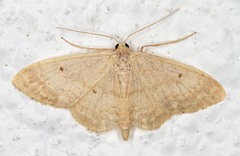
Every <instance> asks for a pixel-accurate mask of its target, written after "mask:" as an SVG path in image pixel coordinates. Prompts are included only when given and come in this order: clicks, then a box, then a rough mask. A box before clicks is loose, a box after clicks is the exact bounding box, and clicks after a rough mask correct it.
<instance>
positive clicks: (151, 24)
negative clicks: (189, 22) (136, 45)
mask: <svg viewBox="0 0 240 156" xmlns="http://www.w3.org/2000/svg"><path fill="white" fill-rule="evenodd" d="M179 9H180V8H178V9H176V10H175V11H173V12H172V13H170V14H169V15H167V16H166V17H164V18H162V19H160V20H158V21H157V22H154V23H152V24H150V25H148V26H146V27H144V28H142V29H139V30H137V31H135V32H133V33H131V34H130V35H129V36H128V37H127V38H126V40H125V41H124V43H126V42H127V40H128V38H129V37H130V36H132V35H134V34H136V33H138V32H139V31H142V30H144V29H147V28H149V27H151V26H153V25H154V24H157V23H159V22H161V21H162V20H164V19H166V18H168V17H169V16H171V15H172V14H174V13H175V12H177V11H178V10H179Z"/></svg>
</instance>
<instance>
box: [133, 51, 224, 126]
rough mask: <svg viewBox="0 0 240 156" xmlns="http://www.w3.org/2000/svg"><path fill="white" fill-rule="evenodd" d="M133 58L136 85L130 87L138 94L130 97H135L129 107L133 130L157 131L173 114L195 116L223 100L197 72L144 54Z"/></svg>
mask: <svg viewBox="0 0 240 156" xmlns="http://www.w3.org/2000/svg"><path fill="white" fill-rule="evenodd" d="M133 56H134V59H133V64H134V65H133V66H134V67H135V69H134V70H133V71H136V74H137V75H139V78H138V83H137V84H134V83H132V86H135V88H136V85H138V90H139V93H138V92H137V91H138V90H137V89H136V90H135V91H134V92H136V93H135V94H133V95H135V96H136V97H137V96H139V100H138V101H136V102H135V103H134V105H135V106H134V107H133V111H134V112H135V113H133V117H132V120H133V125H135V126H138V127H141V128H144V129H154V128H158V127H159V126H160V125H161V124H162V123H163V122H164V121H166V120H168V119H169V118H170V117H171V116H172V115H174V114H180V113H191V112H196V111H198V110H200V109H204V108H206V107H208V106H211V105H213V104H216V103H217V102H219V101H221V100H223V99H224V98H225V96H226V94H225V91H224V89H223V87H222V86H221V85H220V84H219V83H218V82H217V81H216V80H215V79H213V78H212V77H211V76H209V75H207V74H205V73H204V72H202V71H200V70H197V69H195V68H193V67H190V66H187V65H184V64H181V63H178V62H175V61H172V60H169V59H166V58H162V57H159V56H154V55H151V54H147V53H142V52H133ZM136 79H137V78H136ZM140 86H141V87H140ZM142 97H144V98H143V99H144V100H143V101H144V102H142V101H141V100H140V99H142ZM148 107H149V108H148ZM148 114H149V116H148ZM139 116H141V117H139ZM144 116H145V118H146V119H145V120H144V118H143V117H144ZM141 120H142V121H141ZM143 121H145V123H144V122H143ZM143 123H144V125H145V126H144V127H143ZM147 127H148V128H147Z"/></svg>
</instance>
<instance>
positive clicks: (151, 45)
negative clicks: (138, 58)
mask: <svg viewBox="0 0 240 156" xmlns="http://www.w3.org/2000/svg"><path fill="white" fill-rule="evenodd" d="M196 33H197V32H194V33H192V34H190V35H188V36H186V37H183V38H180V39H178V40H175V41H170V42H166V43H160V44H150V45H144V46H142V47H141V50H140V52H142V51H143V48H145V47H156V46H162V45H165V44H170V43H176V42H179V41H182V40H185V39H187V38H189V37H191V36H192V35H194V34H196Z"/></svg>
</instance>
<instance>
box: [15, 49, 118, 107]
mask: <svg viewBox="0 0 240 156" xmlns="http://www.w3.org/2000/svg"><path fill="white" fill-rule="evenodd" d="M112 55H114V53H113V52H107V51H101V52H94V53H86V54H78V55H70V56H63V57H56V58H52V59H48V60H44V61H40V62H37V63H34V64H32V65H29V66H28V67H26V68H24V69H22V70H21V71H20V72H19V73H18V74H16V75H15V76H14V78H13V80H12V82H13V84H14V85H15V86H16V87H17V88H18V89H19V90H21V91H22V92H24V93H25V94H26V95H28V96H30V97H31V98H33V99H35V100H37V101H40V102H41V103H43V104H48V105H51V106H53V107H60V108H61V107H65V108H68V107H70V106H71V105H73V104H74V103H75V102H77V101H78V100H79V99H80V98H81V97H82V96H83V95H84V94H86V93H87V92H88V91H89V90H91V88H92V87H93V86H94V85H95V84H96V83H97V82H98V81H99V80H100V79H101V78H102V77H104V75H105V73H106V72H107V71H109V70H110V68H112V67H113V66H112V64H113V58H112Z"/></svg>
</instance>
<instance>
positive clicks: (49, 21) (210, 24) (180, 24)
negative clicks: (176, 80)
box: [0, 0, 240, 156]
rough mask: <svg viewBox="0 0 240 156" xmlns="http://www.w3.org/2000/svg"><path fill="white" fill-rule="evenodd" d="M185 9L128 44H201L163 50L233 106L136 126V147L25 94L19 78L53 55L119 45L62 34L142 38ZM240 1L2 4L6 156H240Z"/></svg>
mask: <svg viewBox="0 0 240 156" xmlns="http://www.w3.org/2000/svg"><path fill="white" fill-rule="evenodd" d="M177 8H180V10H179V11H178V12H177V13H175V14H174V15H172V16H171V17H169V18H168V19H166V20H164V21H163V22H161V23H159V24H157V25H155V26H153V27H151V28H148V29H146V30H144V31H142V32H140V33H138V34H136V35H135V36H132V37H131V38H130V39H129V40H128V44H129V45H130V49H131V50H134V51H138V50H139V49H140V47H141V45H145V44H152V43H162V42H167V41H171V40H175V39H178V38H181V37H184V36H186V35H189V34H190V33H192V32H194V31H196V32H197V34H195V35H194V36H192V37H191V38H189V39H187V40H185V41H182V42H179V43H175V44H170V45H165V46H162V47H154V48H146V49H145V50H144V51H145V52H147V53H154V54H155V55H159V56H162V57H166V58H170V59H173V60H176V61H179V62H182V63H185V64H187V65H191V66H193V67H195V68H197V69H200V70H202V71H204V72H206V73H208V74H209V75H211V76H212V77H214V78H215V79H216V80H217V81H219V82H220V83H221V84H222V85H223V87H224V88H225V90H226V93H227V97H226V99H225V100H224V101H222V102H220V103H218V104H216V105H214V106H211V107H209V108H207V109H205V110H201V111H199V112H196V113H193V114H183V115H178V116H174V117H173V118H172V119H170V120H169V121H167V122H165V123H164V124H163V125H162V126H161V127H160V128H159V129H158V130H154V131H143V130H141V129H139V128H134V127H133V128H132V131H131V134H130V138H129V141H127V142H125V141H123V140H122V138H121V134H120V131H119V129H117V128H116V129H113V130H111V131H109V132H106V133H102V134H95V133H91V132H89V131H87V130H86V128H85V127H83V126H82V125H80V124H78V123H77V122H76V121H75V120H74V119H73V118H72V116H71V114H70V113H69V111H68V110H65V109H55V108H52V107H50V106H44V105H42V104H40V103H38V102H36V101H34V100H32V99H30V98H29V97H27V96H26V95H25V94H23V93H22V92H20V91H19V90H18V89H16V88H15V87H14V86H13V85H12V83H11V79H12V77H13V76H14V75H15V74H16V73H17V72H18V71H19V70H21V69H22V68H24V67H26V66H27V65H29V64H31V63H34V62H37V61H41V60H44V59H47V58H52V57H57V56H64V55H70V54H79V53H85V52H91V51H89V50H82V49H78V48H76V47H72V46H70V45H69V44H67V43H66V42H64V41H63V40H61V36H63V37H65V38H66V39H68V40H69V41H71V42H73V43H75V44H78V45H81V46H88V47H96V48H114V46H115V44H116V43H115V41H114V40H111V39H107V38H102V37H98V36H91V35H85V34H79V33H74V32H70V31H63V30H59V29H56V27H58V26H61V27H67V28H72V29H78V30H82V31H88V32H95V33H101V34H106V35H111V36H113V37H116V38H118V39H119V40H120V41H124V39H125V38H126V37H127V36H128V35H129V34H130V33H132V32H134V31H136V30H138V29H139V28H142V27H144V26H147V25H148V24H151V23H152V22H155V21H157V20H159V19H161V18H162V17H164V16H165V15H167V14H169V13H170V12H171V11H173V10H175V9H177ZM239 36H240V3H239V1H237V0H212V1H209V0H198V1H197V0H196V1H191V2H190V1H189V0H182V1H179V0H171V1H170V0H163V1H161V2H159V1H158V0H155V1H154V0H138V1H137V0H131V1H129V0H123V1H118V2H117V1H111V0H101V1H97V0H91V1H89V0H79V1H77V0H61V1H59V0H51V1H49V0H43V1H38V0H22V1H17V0H15V1H14V0H2V1H0V123H1V124H0V155H1V156H32V155H35V156H80V155H84V156H85V155H94V156H95V155H101V156H103V155H104V156H111V155H115V156H123V155H131V156H135V155H136V156H139V155H169V156H173V155H174V156H193V155H194V156H202V155H216V156H217V155H218V156H225V155H231V156H237V155H239V153H240V133H239V132H240V97H239V94H240V37H239Z"/></svg>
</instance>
